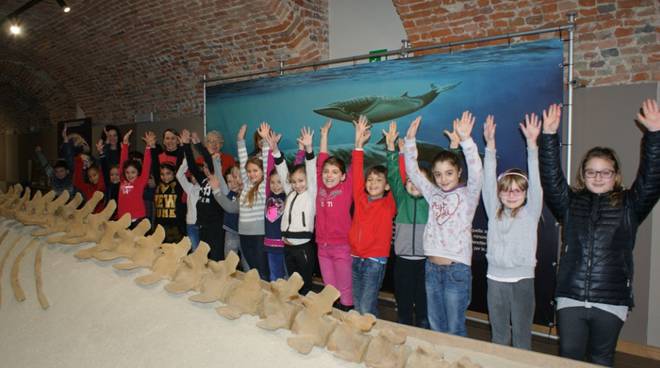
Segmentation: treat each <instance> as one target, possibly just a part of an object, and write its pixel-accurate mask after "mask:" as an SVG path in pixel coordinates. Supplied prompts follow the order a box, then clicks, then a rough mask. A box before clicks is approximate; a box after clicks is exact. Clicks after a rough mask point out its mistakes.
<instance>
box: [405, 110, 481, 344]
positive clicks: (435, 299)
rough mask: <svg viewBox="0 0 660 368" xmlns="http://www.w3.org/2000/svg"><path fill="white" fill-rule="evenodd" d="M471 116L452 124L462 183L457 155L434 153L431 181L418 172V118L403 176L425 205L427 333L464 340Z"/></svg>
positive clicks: (474, 199) (474, 192)
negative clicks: (464, 172)
mask: <svg viewBox="0 0 660 368" xmlns="http://www.w3.org/2000/svg"><path fill="white" fill-rule="evenodd" d="M474 120H475V119H474V117H473V116H472V114H471V113H470V112H469V111H465V112H464V113H463V115H462V116H461V119H460V120H459V121H458V122H457V124H456V125H455V130H456V133H457V134H458V136H459V138H460V141H461V143H460V145H461V147H462V148H463V153H464V155H465V160H466V163H467V168H468V181H467V185H461V183H460V177H461V168H460V159H459V157H458V156H457V155H456V154H455V153H453V152H450V151H443V152H440V153H439V154H438V155H437V156H436V157H435V158H434V160H433V163H432V173H433V182H431V181H429V180H428V179H427V178H426V177H425V176H424V175H423V174H422V173H421V172H420V170H419V165H418V163H417V147H416V141H415V136H416V135H417V129H418V128H419V124H420V122H421V117H418V118H417V119H415V120H414V121H413V122H412V124H410V128H409V129H408V133H407V135H406V141H405V153H404V155H405V163H406V174H407V175H408V177H409V178H410V180H411V181H412V183H413V184H414V185H415V187H417V189H418V190H419V191H420V192H421V193H422V195H423V196H424V198H425V199H426V201H427V202H428V203H429V218H428V222H427V224H426V227H425V228H424V254H425V255H426V256H427V259H426V264H425V272H426V297H427V303H428V319H429V324H430V326H431V329H432V330H435V331H440V332H448V333H451V334H455V335H460V336H467V331H466V328H465V311H466V310H467V307H468V305H469V304H470V294H471V289H472V270H471V268H470V265H471V263H472V219H473V218H474V214H475V211H476V209H477V206H478V205H479V195H480V193H481V185H482V180H483V179H482V167H481V159H480V158H479V153H478V151H477V145H476V144H475V143H474V141H473V140H472V137H471V133H472V127H473V126H474Z"/></svg>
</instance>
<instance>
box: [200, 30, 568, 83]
mask: <svg viewBox="0 0 660 368" xmlns="http://www.w3.org/2000/svg"><path fill="white" fill-rule="evenodd" d="M573 27H574V25H572V24H566V25H561V26H557V27H548V28H540V29H535V30H531V31H522V32H514V33H505V34H501V35H496V36H488V37H479V38H472V39H467V40H463V41H455V42H445V43H440V44H435V45H428V46H420V47H410V48H404V47H402V48H401V49H398V50H391V51H386V52H381V53H375V54H361V55H355V56H349V57H343V58H338V59H332V60H325V61H313V62H309V63H302V64H296V65H291V66H284V65H283V62H280V65H278V67H277V68H271V69H266V70H261V71H256V72H249V73H242V74H234V75H230V76H227V77H217V78H206V76H204V78H203V80H202V82H203V83H204V84H205V85H206V86H209V85H215V84H222V83H223V82H225V81H228V80H231V79H239V78H248V77H254V76H257V75H264V74H272V73H277V74H278V75H282V74H283V73H284V72H286V71H289V70H297V69H304V68H312V67H313V68H317V67H320V66H327V65H332V64H341V63H348V62H353V63H356V62H357V61H359V60H366V59H369V58H373V57H383V56H393V55H399V56H400V55H401V54H407V53H411V52H419V51H429V50H436V49H443V48H451V47H456V46H463V45H470V44H474V43H482V42H490V41H498V40H505V39H511V38H516V37H524V36H533V35H537V34H543V33H554V32H561V31H564V30H568V31H570V30H571V29H573Z"/></svg>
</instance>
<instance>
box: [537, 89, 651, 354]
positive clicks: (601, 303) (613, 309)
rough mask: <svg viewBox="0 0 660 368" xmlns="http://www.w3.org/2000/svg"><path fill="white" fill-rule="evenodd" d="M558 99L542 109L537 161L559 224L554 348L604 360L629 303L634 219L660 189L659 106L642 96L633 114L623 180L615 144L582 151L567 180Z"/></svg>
mask: <svg viewBox="0 0 660 368" xmlns="http://www.w3.org/2000/svg"><path fill="white" fill-rule="evenodd" d="M560 120H561V107H560V106H559V105H551V106H550V108H549V110H548V111H547V112H546V111H544V112H543V135H542V139H541V149H540V151H539V161H540V164H541V182H542V185H543V189H544V191H545V199H546V203H547V204H548V207H549V208H550V210H551V211H552V213H553V214H554V216H555V217H556V218H557V220H558V221H559V222H560V223H562V225H563V232H564V234H563V235H564V236H563V240H564V242H563V249H562V257H561V262H560V264H559V273H558V275H557V288H556V297H557V320H558V324H559V349H560V354H561V355H562V356H564V357H568V358H572V359H578V360H585V359H589V360H590V361H591V362H593V363H596V364H601V365H606V366H611V365H612V364H613V362H614V351H615V348H616V343H617V340H618V337H619V332H620V331H621V327H622V326H623V323H624V321H625V319H626V316H627V314H628V310H629V309H630V308H631V307H632V306H633V292H632V279H633V254H632V251H633V248H634V245H635V235H636V233H637V228H638V226H639V225H640V224H641V223H642V221H644V219H645V218H646V216H647V215H648V214H649V212H650V211H651V210H652V209H653V206H654V205H655V204H656V202H657V201H658V197H660V112H659V111H658V105H657V103H656V101H653V100H646V101H644V103H643V104H642V113H639V114H637V120H638V121H639V123H641V125H643V126H644V127H645V129H644V130H645V132H644V136H643V138H642V149H641V158H640V163H639V169H638V171H637V177H636V178H635V182H634V183H633V184H632V186H631V187H630V188H629V189H624V188H623V179H622V177H621V168H620V165H619V161H618V159H617V157H616V154H615V153H614V151H613V150H612V149H610V148H604V147H595V148H592V149H591V150H589V151H588V152H587V154H586V155H585V157H584V159H583V160H582V163H581V164H580V167H579V171H578V173H577V180H576V182H575V186H574V187H569V186H568V184H567V183H566V179H565V178H564V173H563V172H562V170H561V166H560V151H559V137H558V135H557V129H558V128H559V122H560Z"/></svg>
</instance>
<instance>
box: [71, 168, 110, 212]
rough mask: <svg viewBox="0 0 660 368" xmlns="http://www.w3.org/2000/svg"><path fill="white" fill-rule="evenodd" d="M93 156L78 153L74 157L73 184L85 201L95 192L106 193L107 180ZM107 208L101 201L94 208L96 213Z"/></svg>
mask: <svg viewBox="0 0 660 368" xmlns="http://www.w3.org/2000/svg"><path fill="white" fill-rule="evenodd" d="M91 160H92V158H91V157H89V156H87V155H85V156H83V155H78V156H76V157H75V158H74V159H73V185H74V186H75V187H76V189H78V190H79V191H80V192H81V193H82V195H83V197H85V201H88V200H89V199H90V198H92V196H93V195H94V192H101V193H103V194H105V181H104V180H103V173H102V172H101V169H100V168H99V167H98V166H97V165H96V164H95V163H93V162H91ZM103 208H105V202H104V201H101V202H99V204H98V205H97V206H96V208H95V209H94V213H99V212H101V211H102V210H103Z"/></svg>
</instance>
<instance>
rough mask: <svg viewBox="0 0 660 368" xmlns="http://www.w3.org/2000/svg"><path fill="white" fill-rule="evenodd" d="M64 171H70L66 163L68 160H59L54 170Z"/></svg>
mask: <svg viewBox="0 0 660 368" xmlns="http://www.w3.org/2000/svg"><path fill="white" fill-rule="evenodd" d="M60 168H61V169H64V170H69V164H67V163H66V160H57V161H55V164H53V169H60Z"/></svg>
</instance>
